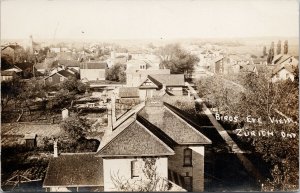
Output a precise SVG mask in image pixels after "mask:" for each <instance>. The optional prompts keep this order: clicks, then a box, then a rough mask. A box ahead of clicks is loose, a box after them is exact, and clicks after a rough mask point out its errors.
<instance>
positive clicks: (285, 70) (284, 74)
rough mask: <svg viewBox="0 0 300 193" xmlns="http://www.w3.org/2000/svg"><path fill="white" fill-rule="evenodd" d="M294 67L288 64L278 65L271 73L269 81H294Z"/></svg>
mask: <svg viewBox="0 0 300 193" xmlns="http://www.w3.org/2000/svg"><path fill="white" fill-rule="evenodd" d="M295 69H296V67H294V66H292V65H289V64H283V65H282V64H279V65H278V66H276V67H275V68H274V69H273V71H272V76H271V81H272V82H277V81H282V80H288V79H290V80H292V81H294V78H295V75H294V72H295Z"/></svg>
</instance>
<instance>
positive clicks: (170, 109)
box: [163, 102, 212, 144]
mask: <svg viewBox="0 0 300 193" xmlns="http://www.w3.org/2000/svg"><path fill="white" fill-rule="evenodd" d="M163 104H164V107H165V108H166V109H167V110H168V111H169V112H171V113H172V114H173V115H175V116H176V117H177V118H179V120H181V121H183V122H185V123H186V124H187V126H188V127H190V128H191V129H192V130H193V131H195V132H196V133H197V134H198V135H199V136H201V137H203V138H204V139H205V140H206V143H205V144H211V143H212V142H211V140H210V139H209V138H207V137H206V136H205V135H204V134H203V133H201V132H200V131H198V130H197V129H196V128H195V127H194V126H192V125H191V124H190V123H189V122H188V121H186V120H185V119H184V118H183V117H185V116H184V115H182V114H180V113H179V112H177V109H175V108H176V107H174V106H172V105H170V104H168V103H166V102H163ZM174 110H175V111H176V112H175V111H174ZM179 114H180V115H179Z"/></svg>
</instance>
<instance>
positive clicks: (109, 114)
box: [107, 103, 113, 131]
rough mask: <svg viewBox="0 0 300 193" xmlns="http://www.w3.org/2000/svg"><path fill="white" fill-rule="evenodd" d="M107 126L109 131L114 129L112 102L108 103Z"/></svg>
mask: <svg viewBox="0 0 300 193" xmlns="http://www.w3.org/2000/svg"><path fill="white" fill-rule="evenodd" d="M107 128H108V130H109V131H112V130H113V123H112V110H111V103H108V104H107Z"/></svg>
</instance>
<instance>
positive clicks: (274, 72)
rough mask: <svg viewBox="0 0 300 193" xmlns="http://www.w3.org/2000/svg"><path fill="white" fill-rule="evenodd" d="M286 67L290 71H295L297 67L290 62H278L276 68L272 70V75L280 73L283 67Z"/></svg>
mask: <svg viewBox="0 0 300 193" xmlns="http://www.w3.org/2000/svg"><path fill="white" fill-rule="evenodd" d="M283 68H285V69H286V70H287V71H289V72H290V73H293V72H295V68H294V67H293V66H292V65H290V64H277V65H276V66H275V68H274V69H273V70H272V75H274V74H276V73H278V72H279V71H280V70H281V69H283Z"/></svg>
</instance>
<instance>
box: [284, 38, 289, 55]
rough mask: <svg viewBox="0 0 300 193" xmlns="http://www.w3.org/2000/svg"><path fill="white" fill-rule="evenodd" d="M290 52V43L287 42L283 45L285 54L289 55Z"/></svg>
mask: <svg viewBox="0 0 300 193" xmlns="http://www.w3.org/2000/svg"><path fill="white" fill-rule="evenodd" d="M288 52H289V45H288V41H287V40H285V41H284V45H283V54H288Z"/></svg>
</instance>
